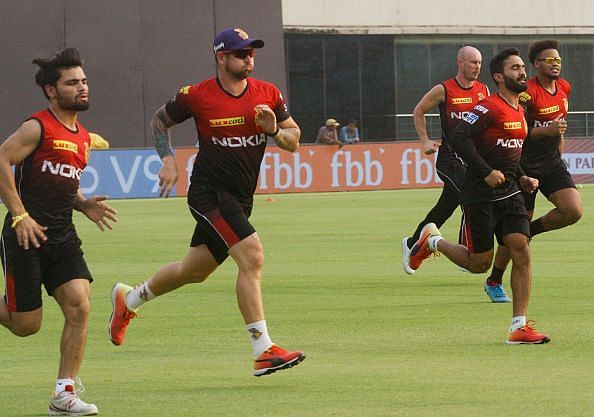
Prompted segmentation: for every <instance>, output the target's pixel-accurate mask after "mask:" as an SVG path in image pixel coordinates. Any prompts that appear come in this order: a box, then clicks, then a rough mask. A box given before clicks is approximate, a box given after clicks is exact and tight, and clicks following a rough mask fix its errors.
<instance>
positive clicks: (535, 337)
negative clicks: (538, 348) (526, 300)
mask: <svg viewBox="0 0 594 417" xmlns="http://www.w3.org/2000/svg"><path fill="white" fill-rule="evenodd" d="M535 324H536V322H535V321H534V320H528V322H527V323H526V325H525V326H524V327H520V328H519V329H516V330H514V331H513V332H510V334H509V336H508V338H507V341H506V342H505V343H507V344H508V345H526V344H527V345H543V344H545V343H549V342H550V341H551V338H550V337H549V335H548V334H544V333H539V332H537V331H536V329H535V328H534V325H535Z"/></svg>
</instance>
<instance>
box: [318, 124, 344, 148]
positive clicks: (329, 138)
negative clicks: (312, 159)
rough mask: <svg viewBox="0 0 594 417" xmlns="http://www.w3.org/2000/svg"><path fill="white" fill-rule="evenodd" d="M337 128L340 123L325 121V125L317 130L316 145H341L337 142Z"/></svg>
mask: <svg viewBox="0 0 594 417" xmlns="http://www.w3.org/2000/svg"><path fill="white" fill-rule="evenodd" d="M338 126H340V123H338V122H337V121H336V119H328V120H326V125H325V126H322V127H321V128H320V130H318V137H317V138H316V143H323V144H326V145H342V142H341V141H339V140H338Z"/></svg>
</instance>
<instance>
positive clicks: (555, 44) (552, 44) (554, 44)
mask: <svg viewBox="0 0 594 417" xmlns="http://www.w3.org/2000/svg"><path fill="white" fill-rule="evenodd" d="M547 49H556V50H557V51H558V50H559V41H556V40H555V39H545V40H543V41H538V42H534V43H533V44H532V45H531V46H530V49H529V50H528V60H529V61H530V63H531V64H532V65H534V63H535V62H536V57H537V56H538V55H539V54H540V53H541V52H542V51H545V50H547Z"/></svg>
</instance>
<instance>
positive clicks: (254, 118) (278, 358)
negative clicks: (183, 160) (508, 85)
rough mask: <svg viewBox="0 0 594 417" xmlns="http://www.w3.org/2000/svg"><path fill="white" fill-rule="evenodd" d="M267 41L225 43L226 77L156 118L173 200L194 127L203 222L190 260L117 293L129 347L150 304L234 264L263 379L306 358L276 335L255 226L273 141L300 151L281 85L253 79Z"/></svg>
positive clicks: (221, 44) (113, 327) (197, 206)
mask: <svg viewBox="0 0 594 417" xmlns="http://www.w3.org/2000/svg"><path fill="white" fill-rule="evenodd" d="M263 46H264V42H263V41H262V40H260V39H250V38H249V36H248V35H247V33H245V32H244V31H243V30H241V29H239V28H230V29H226V30H224V31H222V32H221V33H219V34H218V35H217V37H216V38H215V40H214V44H213V51H214V55H215V59H216V63H217V68H218V76H217V77H214V78H211V79H208V80H205V81H203V82H201V83H199V84H195V85H191V86H186V87H183V88H181V89H180V90H179V92H178V93H177V94H176V96H175V97H174V98H173V99H172V100H170V101H169V102H168V103H167V104H165V105H164V106H162V107H161V108H160V109H159V110H157V112H156V113H155V116H154V117H153V119H152V121H151V124H150V128H151V131H152V133H153V136H154V137H155V142H156V148H157V152H158V153H159V156H160V157H161V159H162V160H163V167H162V168H161V171H160V172H159V177H160V181H161V182H160V184H161V195H165V196H169V193H170V192H171V189H172V188H173V186H174V185H175V183H176V181H177V177H178V170H177V166H176V164H175V160H174V158H173V154H172V151H171V147H170V141H169V129H170V128H171V127H172V126H174V125H176V124H178V123H181V122H183V121H185V120H187V119H189V118H193V119H194V123H195V125H196V130H197V132H198V140H199V149H200V151H199V152H198V155H197V157H196V162H195V164H194V168H193V171H192V175H191V184H190V188H189V190H188V205H189V208H190V212H191V213H192V215H193V216H194V218H195V219H196V227H195V229H194V235H193V236H192V240H191V243H190V250H189V252H188V254H187V255H186V257H185V258H184V259H183V260H182V261H181V262H177V263H174V264H170V265H167V266H164V267H163V268H161V269H160V270H159V271H157V273H156V274H155V275H154V276H153V277H152V278H150V279H149V280H148V281H145V282H143V283H141V284H139V285H138V286H136V287H135V288H131V287H129V286H127V285H124V284H121V283H117V284H116V285H115V286H114V289H113V292H112V302H113V305H114V310H113V313H112V316H111V320H110V337H111V341H112V343H114V344H115V345H121V344H122V343H123V342H124V337H125V332H126V328H127V326H128V324H129V322H130V319H131V318H133V317H135V316H136V310H137V309H138V307H140V306H141V305H142V304H143V303H145V302H146V301H149V300H151V299H153V298H154V297H157V296H160V295H163V294H165V293H167V292H170V291H172V290H174V289H176V288H179V287H181V286H183V285H185V284H189V283H199V282H202V281H204V280H205V279H206V278H207V277H208V276H209V275H210V274H211V273H212V272H214V271H215V270H216V269H217V268H218V266H219V265H220V264H221V263H222V262H223V261H224V260H225V259H226V258H227V257H228V256H231V257H232V258H233V260H234V261H235V263H236V264H237V266H238V268H239V273H238V277H237V286H236V289H237V301H238V304H239V309H240V311H241V314H242V316H243V319H244V321H245V323H246V326H247V331H248V334H249V336H250V339H251V341H252V347H253V353H254V357H255V362H254V372H253V373H254V375H255V376H261V375H266V374H270V373H273V372H275V371H277V370H281V369H285V368H289V367H291V366H293V365H296V364H298V363H299V362H301V361H302V360H303V359H304V358H305V356H304V354H303V352H289V351H286V350H284V349H282V348H280V347H278V346H276V345H275V344H273V343H272V340H271V339H270V337H269V335H268V330H267V326H266V320H265V318H264V308H263V304H262V294H261V288H260V281H261V273H262V262H263V250H262V244H261V243H260V239H259V238H258V234H257V233H256V231H255V229H254V227H253V226H252V225H251V224H250V222H249V220H248V219H249V216H250V214H251V211H252V205H253V194H254V191H255V189H256V183H257V180H258V174H259V170H260V163H261V161H262V158H263V156H264V151H265V148H266V138H267V137H271V138H272V139H273V140H274V142H275V143H276V144H277V145H278V146H279V147H280V148H282V149H285V150H287V151H290V152H294V151H295V150H296V149H297V147H298V146H299V137H300V135H301V132H300V129H299V126H297V123H295V121H294V120H293V119H292V118H291V116H290V115H289V112H288V111H287V106H286V104H285V100H284V98H283V96H282V95H281V93H280V91H279V90H278V88H277V87H275V86H274V85H273V84H270V83H268V82H265V81H260V80H256V79H253V78H249V75H250V74H251V72H252V70H253V68H254V55H255V52H256V49H257V48H262V47H263Z"/></svg>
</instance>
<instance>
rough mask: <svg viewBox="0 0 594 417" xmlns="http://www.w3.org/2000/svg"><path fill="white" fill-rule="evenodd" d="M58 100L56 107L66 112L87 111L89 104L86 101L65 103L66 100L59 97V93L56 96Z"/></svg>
mask: <svg viewBox="0 0 594 417" xmlns="http://www.w3.org/2000/svg"><path fill="white" fill-rule="evenodd" d="M56 98H57V99H58V106H59V107H60V108H61V109H62V110H68V111H86V110H88V109H89V102H88V101H86V102H85V101H76V99H75V101H74V102H72V101H67V100H66V99H64V96H63V95H61V94H60V93H58V94H57V97H56Z"/></svg>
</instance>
